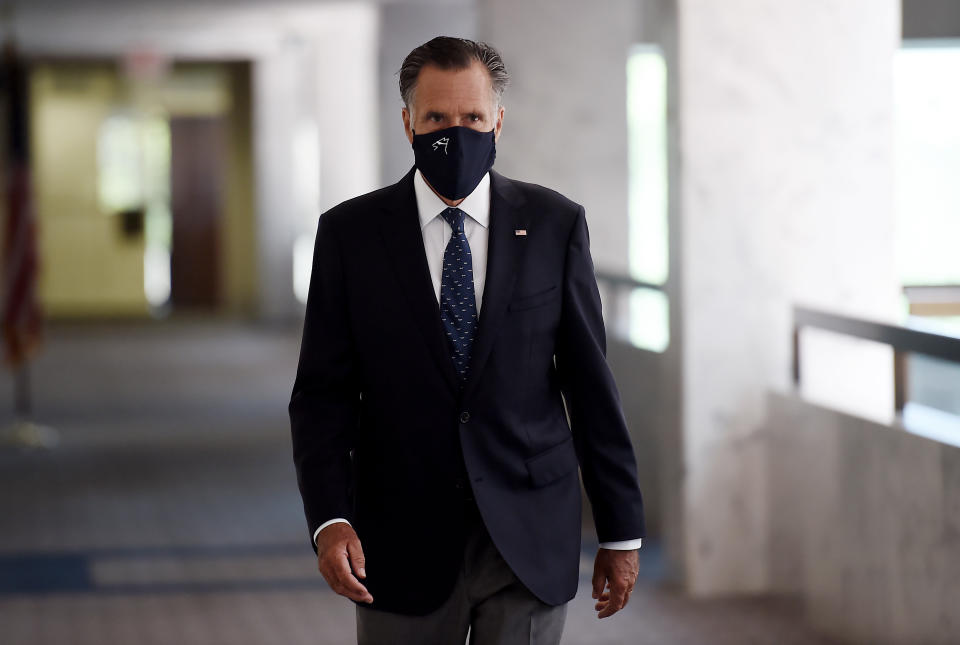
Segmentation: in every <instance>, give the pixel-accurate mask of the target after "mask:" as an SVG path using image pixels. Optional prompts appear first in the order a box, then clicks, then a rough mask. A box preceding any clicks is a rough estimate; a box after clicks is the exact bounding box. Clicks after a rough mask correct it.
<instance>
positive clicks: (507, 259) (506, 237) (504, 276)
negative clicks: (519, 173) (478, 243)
mask: <svg viewBox="0 0 960 645" xmlns="http://www.w3.org/2000/svg"><path fill="white" fill-rule="evenodd" d="M522 203H523V197H522V195H521V194H520V192H519V191H518V190H517V189H516V188H515V187H514V186H513V184H512V183H511V182H510V180H509V179H507V178H506V177H504V176H503V175H501V174H500V173H498V172H495V171H493V170H491V171H490V231H489V232H488V237H487V277H486V282H485V283H484V286H483V301H482V303H481V304H482V305H483V306H482V307H481V308H480V321H479V327H478V329H477V337H476V338H475V339H474V341H473V347H472V348H471V349H470V371H469V374H468V377H467V383H466V385H465V386H464V392H463V400H464V401H468V400H469V399H470V396H471V395H472V394H473V391H474V389H475V388H476V385H477V381H478V380H479V378H480V375H481V373H482V372H483V368H484V366H485V365H486V363H487V358H489V356H490V350H491V349H492V348H493V341H494V340H496V337H497V332H498V331H499V329H500V324H501V323H502V322H503V315H504V313H505V312H506V309H507V303H508V302H510V299H511V297H512V295H513V286H514V283H515V282H516V279H517V273H518V272H519V270H520V266H521V261H522V260H523V256H524V253H525V252H526V249H527V243H526V240H527V238H526V236H522V235H520V236H518V235H516V234H515V231H516V230H517V229H525V228H527V222H526V219H525V216H524V213H523V210H522V209H521V208H520V205H521V204H522Z"/></svg>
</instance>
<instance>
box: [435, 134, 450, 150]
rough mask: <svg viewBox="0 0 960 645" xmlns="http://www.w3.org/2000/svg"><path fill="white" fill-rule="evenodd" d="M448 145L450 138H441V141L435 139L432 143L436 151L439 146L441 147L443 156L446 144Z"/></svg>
mask: <svg viewBox="0 0 960 645" xmlns="http://www.w3.org/2000/svg"><path fill="white" fill-rule="evenodd" d="M448 143H450V137H443V138H442V139H437V140H436V141H434V142H433V149H434V150H436V149H438V148H439V147H440V146H443V154H447V144H448Z"/></svg>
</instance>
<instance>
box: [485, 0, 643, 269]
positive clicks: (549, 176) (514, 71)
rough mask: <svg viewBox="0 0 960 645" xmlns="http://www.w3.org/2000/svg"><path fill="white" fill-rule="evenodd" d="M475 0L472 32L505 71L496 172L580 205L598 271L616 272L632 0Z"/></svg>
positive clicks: (623, 264)
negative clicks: (488, 46) (498, 58)
mask: <svg viewBox="0 0 960 645" xmlns="http://www.w3.org/2000/svg"><path fill="white" fill-rule="evenodd" d="M602 4H603V7H602V9H600V8H598V6H597V5H596V4H595V3H591V2H583V1H582V0H529V1H525V2H515V1H514V0H480V2H479V3H478V7H479V15H478V28H479V32H480V38H481V39H483V40H487V41H489V42H490V43H491V44H492V45H493V46H495V47H497V48H498V49H499V51H500V52H501V53H502V54H503V57H504V62H505V63H506V65H507V69H508V71H509V72H510V74H511V76H512V82H511V86H510V87H508V88H507V91H506V93H505V94H504V99H503V101H504V105H505V107H506V114H505V116H504V126H503V132H502V134H501V136H500V141H499V142H498V143H497V162H496V169H497V170H499V171H500V172H502V173H503V174H505V175H507V176H508V177H513V178H516V179H520V180H523V181H531V182H534V183H538V184H543V185H544V186H547V187H548V188H553V189H554V190H558V191H560V192H561V193H563V194H565V195H566V196H567V197H569V198H571V199H573V200H575V201H577V202H580V203H581V204H583V205H584V207H585V208H586V212H587V222H588V224H589V226H590V249H591V252H592V253H593V258H594V263H595V264H596V265H597V267H598V268H601V269H607V270H614V271H619V272H622V273H626V272H627V270H628V266H629V265H628V260H627V250H628V247H627V237H626V235H625V231H626V230H627V179H628V177H627V116H626V110H627V87H626V64H627V55H628V53H629V48H630V45H631V44H632V43H633V42H634V41H635V35H636V31H637V25H638V24H639V21H638V18H637V12H638V6H637V3H636V2H633V1H632V0H604V2H603V3H602Z"/></svg>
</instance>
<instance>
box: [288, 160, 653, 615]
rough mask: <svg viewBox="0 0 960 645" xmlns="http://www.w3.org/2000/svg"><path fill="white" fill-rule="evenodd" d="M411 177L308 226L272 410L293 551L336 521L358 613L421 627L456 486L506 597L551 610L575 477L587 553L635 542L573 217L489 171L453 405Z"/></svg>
mask: <svg viewBox="0 0 960 645" xmlns="http://www.w3.org/2000/svg"><path fill="white" fill-rule="evenodd" d="M413 173H414V170H413V169H411V170H410V172H408V173H407V175H406V176H404V177H403V179H401V180H400V181H399V182H397V183H396V184H394V185H392V186H388V187H386V188H383V189H380V190H377V191H374V192H371V193H368V194H366V195H361V196H360V197H356V198H354V199H351V200H348V201H346V202H343V203H342V204H340V205H338V206H336V207H334V208H332V209H330V210H329V211H327V212H326V213H324V214H323V215H322V216H321V217H320V223H319V227H318V230H317V238H316V246H315V253H314V259H313V274H312V277H311V281H310V289H309V295H308V300H307V309H306V318H305V321H304V328H303V341H302V344H301V349H300V361H299V366H298V369H297V376H296V381H295V383H294V386H293V394H292V397H291V400H290V405H289V412H290V420H291V425H292V435H293V456H294V463H295V465H296V471H297V480H298V484H299V487H300V493H301V495H302V497H303V506H304V511H305V512H306V518H307V525H308V531H309V535H310V536H311V545H312V544H313V542H312V536H313V533H314V531H315V530H316V529H317V527H318V526H320V524H322V523H323V522H325V521H326V520H328V519H332V518H334V517H343V518H346V519H348V520H350V522H351V523H352V524H353V526H354V528H355V529H356V531H357V534H358V536H359V538H360V541H361V543H362V546H363V550H364V555H365V557H366V573H367V578H366V579H365V580H363V583H364V584H365V585H366V586H367V588H368V589H369V591H370V593H371V594H372V595H373V597H374V602H373V604H372V605H369V606H371V607H373V608H380V609H384V610H388V611H393V612H398V613H405V614H425V613H428V612H430V611H432V610H433V609H435V608H437V607H438V606H439V605H440V604H441V603H442V602H443V601H444V600H445V599H446V598H447V597H448V596H449V593H450V591H451V589H452V586H453V584H454V581H455V580H456V576H457V573H458V568H459V564H460V562H461V555H462V549H463V541H464V505H463V502H462V497H463V495H462V492H463V490H464V489H465V487H467V486H469V487H472V489H473V494H474V496H475V498H476V502H477V506H478V507H479V509H480V511H481V514H482V516H483V520H484V522H485V524H486V526H487V528H488V530H489V532H490V535H491V537H492V538H493V541H494V543H495V544H496V546H497V548H498V550H499V551H500V553H501V554H502V555H503V557H504V559H505V560H506V562H507V563H508V564H509V565H510V567H511V568H512V569H513V571H514V572H515V573H516V574H517V576H518V577H519V578H520V580H521V581H522V582H523V583H524V584H525V585H526V586H527V587H529V589H530V590H531V591H532V592H533V593H534V594H536V595H537V596H538V597H539V598H540V599H541V600H543V601H544V602H546V603H548V604H551V605H556V604H559V603H563V602H565V601H567V600H569V599H571V598H572V597H573V596H574V595H575V594H576V589H577V582H578V572H579V557H580V525H581V499H580V484H579V480H578V478H577V474H576V473H577V465H578V462H579V466H580V472H581V473H582V476H583V483H584V487H585V489H586V492H587V495H588V497H589V499H590V501H591V503H592V508H593V515H594V520H595V523H596V526H597V533H598V537H599V539H600V541H601V542H604V541H615V540H626V539H633V538H637V537H643V536H644V523H643V503H642V500H641V495H640V490H639V487H638V484H637V473H636V461H635V458H634V453H633V447H632V445H631V443H630V438H629V436H628V433H627V428H626V425H625V422H624V417H623V413H622V410H621V405H620V398H619V393H618V391H617V387H616V385H615V383H614V380H613V377H612V375H611V373H610V369H609V368H608V366H607V363H606V338H605V334H604V326H603V319H602V317H601V309H600V296H599V292H598V289H597V283H596V278H595V277H594V268H593V261H592V259H591V257H590V250H589V233H588V230H587V222H586V219H585V214H584V209H583V207H582V206H580V205H578V204H576V203H574V202H572V201H570V200H569V199H567V198H565V197H564V196H562V195H560V194H559V193H557V192H554V191H552V190H549V189H547V188H544V187H542V186H538V185H535V184H528V183H523V182H519V181H515V180H512V179H508V178H506V177H504V176H502V175H500V174H498V173H497V172H494V171H491V204H490V229H489V238H488V254H487V279H486V285H485V287H484V292H483V301H482V307H481V309H480V319H479V328H478V331H477V336H476V338H475V340H474V344H473V348H472V351H471V359H470V360H471V369H470V377H469V379H468V381H467V383H466V385H465V386H464V388H463V389H462V391H461V390H460V388H459V387H458V383H457V375H456V372H455V370H454V366H453V361H452V359H451V358H450V354H449V351H448V349H447V344H446V338H445V336H444V331H443V327H442V323H441V321H440V311H439V306H438V304H437V300H436V296H435V295H434V291H433V285H432V282H431V279H430V275H429V270H428V267H427V260H426V255H425V253H424V246H423V238H422V235H421V231H420V223H419V219H418V214H417V204H416V198H415V196H414V187H413ZM517 229H525V230H526V232H527V234H526V235H516V234H515V231H516V230H517ZM561 392H562V393H563V397H561ZM564 399H565V400H566V407H567V411H566V413H565V410H564ZM567 413H569V424H568V418H567ZM571 430H572V432H571ZM314 551H316V547H315V546H314Z"/></svg>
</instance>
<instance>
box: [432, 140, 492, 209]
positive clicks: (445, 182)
mask: <svg viewBox="0 0 960 645" xmlns="http://www.w3.org/2000/svg"><path fill="white" fill-rule="evenodd" d="M413 157H414V160H415V162H416V166H417V168H419V169H420V172H421V173H423V176H424V177H425V178H426V180H427V181H428V182H430V185H431V186H433V188H434V189H435V190H436V191H437V192H438V193H440V194H441V195H443V196H444V197H446V198H447V199H461V198H463V197H466V196H467V195H469V194H470V193H472V192H473V189H474V188H476V187H477V184H479V183H480V180H481V179H483V176H484V175H485V174H486V173H487V171H488V170H490V168H492V167H493V160H494V159H496V157H497V149H496V143H495V139H494V130H490V131H489V132H480V131H478V130H474V129H473V128H468V127H465V126H462V125H455V126H453V127H449V128H444V129H443V130H434V131H433V132H429V133H427V134H417V133H416V131H414V132H413Z"/></svg>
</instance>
